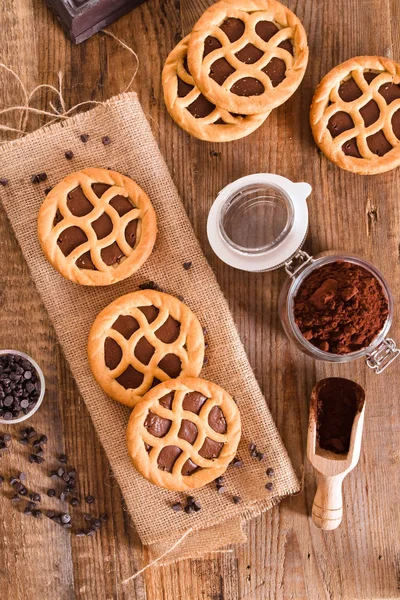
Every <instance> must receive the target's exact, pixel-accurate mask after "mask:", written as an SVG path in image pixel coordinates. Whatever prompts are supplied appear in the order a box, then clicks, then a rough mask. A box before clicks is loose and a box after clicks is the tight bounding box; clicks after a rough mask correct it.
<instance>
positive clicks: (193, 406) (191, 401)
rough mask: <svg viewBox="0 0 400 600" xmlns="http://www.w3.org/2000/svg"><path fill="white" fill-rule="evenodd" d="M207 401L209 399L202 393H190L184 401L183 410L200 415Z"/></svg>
mask: <svg viewBox="0 0 400 600" xmlns="http://www.w3.org/2000/svg"><path fill="white" fill-rule="evenodd" d="M206 400H207V398H206V397H205V396H203V395H202V394H200V392H189V393H188V394H186V396H185V397H184V399H183V403H182V408H183V410H188V411H190V412H193V413H196V415H198V414H199V412H200V409H201V407H202V406H203V404H204V402H206Z"/></svg>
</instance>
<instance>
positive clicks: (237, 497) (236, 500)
mask: <svg viewBox="0 0 400 600" xmlns="http://www.w3.org/2000/svg"><path fill="white" fill-rule="evenodd" d="M241 501H242V499H241V497H240V496H232V502H233V503H234V504H240V503H241Z"/></svg>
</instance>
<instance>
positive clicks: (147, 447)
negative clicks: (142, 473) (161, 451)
mask: <svg viewBox="0 0 400 600" xmlns="http://www.w3.org/2000/svg"><path fill="white" fill-rule="evenodd" d="M152 447H153V446H149V444H146V442H145V443H144V448H145V450H146V452H150V450H151V449H152Z"/></svg>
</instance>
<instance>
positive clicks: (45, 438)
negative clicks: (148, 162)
mask: <svg viewBox="0 0 400 600" xmlns="http://www.w3.org/2000/svg"><path fill="white" fill-rule="evenodd" d="M47 441H48V440H47V435H41V436H40V439H39V442H40V443H41V444H47Z"/></svg>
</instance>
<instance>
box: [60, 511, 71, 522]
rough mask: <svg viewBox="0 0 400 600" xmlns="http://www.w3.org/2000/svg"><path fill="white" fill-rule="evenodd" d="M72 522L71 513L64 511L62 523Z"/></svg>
mask: <svg viewBox="0 0 400 600" xmlns="http://www.w3.org/2000/svg"><path fill="white" fill-rule="evenodd" d="M70 522H71V515H69V514H67V513H63V514H62V515H61V523H63V524H65V523H70Z"/></svg>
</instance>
